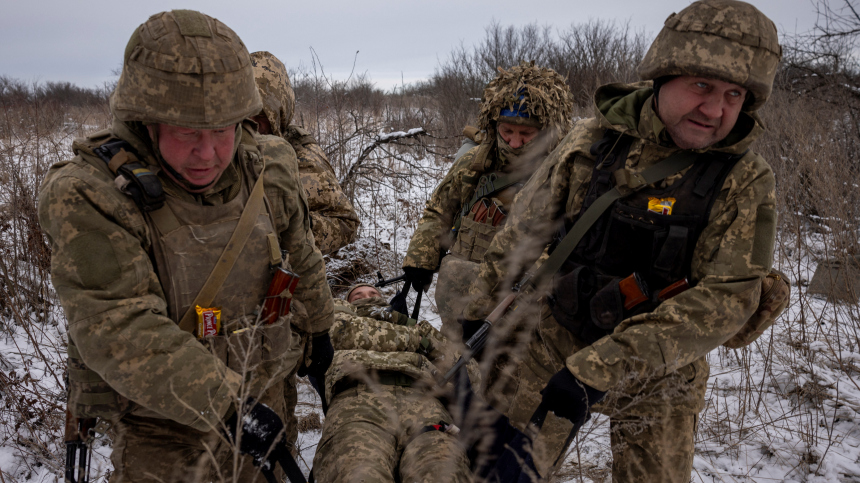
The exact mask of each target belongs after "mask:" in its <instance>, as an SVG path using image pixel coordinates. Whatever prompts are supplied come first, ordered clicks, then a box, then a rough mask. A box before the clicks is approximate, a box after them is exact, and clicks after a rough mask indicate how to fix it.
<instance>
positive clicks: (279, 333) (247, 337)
mask: <svg viewBox="0 0 860 483" xmlns="http://www.w3.org/2000/svg"><path fill="white" fill-rule="evenodd" d="M291 338H292V334H291V331H290V329H289V328H288V327H287V326H286V325H284V323H283V322H277V323H274V324H269V325H257V326H251V327H246V328H244V329H239V330H234V331H232V332H229V333H228V334H227V335H225V336H215V337H207V338H206V339H205V340H206V342H207V344H206V345H207V346H208V347H209V350H210V351H212V353H213V354H214V355H215V356H217V357H218V358H220V359H221V360H222V361H224V362H226V364H227V367H229V368H230V369H233V370H234V371H236V372H238V373H239V374H243V373H247V372H250V371H252V370H254V369H255V368H256V367H257V366H258V365H260V364H261V363H266V362H271V361H274V360H277V359H279V358H281V357H283V356H284V354H286V353H287V351H288V350H289V348H290V341H291Z"/></svg>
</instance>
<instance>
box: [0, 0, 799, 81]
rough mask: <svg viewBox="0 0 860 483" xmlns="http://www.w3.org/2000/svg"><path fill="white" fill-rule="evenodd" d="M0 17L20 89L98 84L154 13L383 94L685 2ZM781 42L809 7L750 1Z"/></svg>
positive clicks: (113, 6)
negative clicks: (22, 83) (485, 51)
mask: <svg viewBox="0 0 860 483" xmlns="http://www.w3.org/2000/svg"><path fill="white" fill-rule="evenodd" d="M4 3H5V5H4V6H3V14H2V15H0V75H7V76H11V77H15V78H18V79H22V80H26V81H34V80H38V81H70V82H74V83H76V84H79V85H82V86H96V85H101V84H102V83H103V82H105V81H107V80H110V79H111V78H112V77H113V75H112V74H111V71H112V70H113V69H116V68H117V67H119V66H120V64H121V62H122V53H123V50H124V48H125V44H126V42H127V41H128V38H129V36H130V35H131V32H132V30H134V28H135V27H136V26H138V25H139V24H140V23H142V22H143V21H145V20H146V19H147V17H148V16H149V15H151V14H153V13H156V12H159V11H162V10H169V9H176V8H191V9H195V10H200V11H203V12H205V13H207V14H209V15H211V16H213V17H216V18H218V19H220V20H221V21H223V22H224V23H226V24H227V25H228V26H230V27H231V28H232V29H233V30H235V31H236V32H237V33H238V34H239V36H240V37H242V40H244V41H245V44H246V45H247V46H248V48H249V49H250V51H252V52H253V51H255V50H269V51H270V52H272V53H273V54H275V55H276V56H277V57H278V58H280V59H281V60H283V61H284V63H285V64H287V67H288V68H294V67H296V66H298V65H299V63H303V64H304V65H306V66H307V65H309V64H310V61H311V54H310V50H309V49H310V47H313V48H314V50H315V51H316V53H317V54H318V55H319V58H320V60H321V62H322V64H323V66H324V67H325V69H326V72H327V73H330V74H333V75H334V76H335V77H336V78H340V79H345V78H346V76H347V75H349V72H350V70H351V69H352V65H353V59H354V56H355V52H356V51H359V54H358V58H357V61H356V67H355V70H356V71H357V72H359V73H362V72H363V73H367V75H368V76H369V77H370V78H371V79H372V80H373V81H374V82H375V83H376V85H377V86H378V87H381V88H384V89H389V88H391V87H392V86H394V85H397V84H400V81H401V77H402V78H403V79H404V80H405V81H406V82H410V81H414V80H417V79H422V78H426V77H428V76H429V75H431V74H432V73H433V70H434V68H435V67H436V66H437V65H438V64H439V60H440V59H444V58H445V57H446V56H447V55H448V53H449V52H450V51H451V49H452V48H453V47H455V46H457V45H459V43H460V42H461V41H462V42H464V43H465V44H466V45H472V44H475V43H478V42H480V41H481V39H482V38H483V35H484V27H486V26H487V25H489V23H490V22H491V21H492V20H493V19H495V20H497V21H499V22H500V23H501V24H502V25H523V24H527V23H531V22H535V21H536V22H538V23H539V24H541V25H551V26H553V27H554V28H556V29H563V28H565V27H567V26H569V25H570V24H572V23H582V22H587V21H588V20H590V19H596V18H602V19H608V20H613V19H614V20H617V21H620V22H625V21H627V20H630V24H631V26H632V27H634V28H643V29H645V31H646V32H647V33H648V34H649V37H651V36H653V35H656V33H657V32H658V31H659V29H660V27H661V26H662V24H663V20H665V18H666V17H667V16H668V15H669V14H670V13H672V12H673V11H678V10H680V9H682V8H684V7H685V6H686V5H688V4H689V3H690V1H689V0H587V1H583V0H575V1H571V0H546V1H542V0H496V1H483V0H482V1H468V2H467V1H463V0H461V1H452V0H437V1H434V2H426V1H425V2H418V1H414V0H401V1H388V0H334V1H331V0H317V1H306V2H295V1H290V2H274V1H241V0H240V1H236V0H230V1H223V0H209V1H199V0H184V1H173V2H170V1H164V0H150V1H147V2H117V1H107V0H92V1H86V2H70V1H67V0H65V1H60V0H29V1H28V0H24V1H14V2H13V1H12V0H7V1H6V2H4ZM752 3H753V4H755V5H756V6H757V7H758V8H759V9H760V10H762V11H763V12H764V13H765V14H766V15H768V16H769V17H770V18H771V19H773V20H774V22H775V23H776V25H777V28H779V30H780V34H784V33H785V32H803V31H806V30H809V29H810V28H812V26H813V24H814V22H815V8H814V5H813V2H812V1H811V0H752Z"/></svg>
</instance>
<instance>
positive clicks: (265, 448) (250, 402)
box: [224, 397, 285, 469]
mask: <svg viewBox="0 0 860 483" xmlns="http://www.w3.org/2000/svg"><path fill="white" fill-rule="evenodd" d="M243 411H244V414H243V415H242V421H241V423H239V412H238V411H236V412H234V413H233V415H232V416H230V417H229V418H227V420H226V421H225V422H224V424H225V425H226V427H227V431H226V433H227V436H228V438H230V440H231V441H234V442H235V441H236V433H237V427H238V425H239V424H241V428H242V438H241V441H240V442H239V452H240V453H241V454H244V455H250V456H252V457H253V458H254V465H255V466H262V467H263V468H265V469H271V468H272V467H274V460H272V459H270V458H267V454H268V455H269V456H271V454H270V453H271V452H273V451H274V449H275V445H277V444H278V442H280V441H281V440H282V439H283V437H284V434H285V433H284V423H283V421H281V418H280V417H278V415H277V414H275V412H274V411H272V409H271V408H269V407H268V406H266V405H265V404H262V403H258V402H257V401H256V400H255V399H254V398H252V397H249V398H248V399H247V400H246V401H245V405H244V408H243Z"/></svg>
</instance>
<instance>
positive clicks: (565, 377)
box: [540, 368, 606, 430]
mask: <svg viewBox="0 0 860 483" xmlns="http://www.w3.org/2000/svg"><path fill="white" fill-rule="evenodd" d="M540 393H541V394H542V395H543V400H542V402H541V404H544V405H545V406H546V407H547V409H548V410H550V411H552V412H554V413H555V414H556V416H559V417H562V418H565V419H567V420H569V421H570V422H572V423H573V426H574V430H578V429H579V428H580V427H581V426H582V425H583V424H584V423H585V421H587V420H588V416H589V410H590V409H591V406H594V405H595V404H597V403H598V402H600V400H601V399H603V396H605V395H606V392H604V391H598V390H597V389H594V388H593V387H591V386H589V385H588V384H585V383H583V382H581V381H580V380H579V379H577V378H576V376H574V375H573V374H571V373H570V371H569V370H567V368H565V369H562V370H560V371H558V372H556V373H555V374H554V375H553V376H552V377H551V378H550V380H549V382H548V383H547V385H546V387H545V388H543V390H542V391H541V392H540Z"/></svg>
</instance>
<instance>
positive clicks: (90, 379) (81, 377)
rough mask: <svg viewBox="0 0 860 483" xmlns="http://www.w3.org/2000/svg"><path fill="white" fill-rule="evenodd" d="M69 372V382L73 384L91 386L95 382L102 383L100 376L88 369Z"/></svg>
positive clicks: (70, 370) (70, 369)
mask: <svg viewBox="0 0 860 483" xmlns="http://www.w3.org/2000/svg"><path fill="white" fill-rule="evenodd" d="M68 370H69V380H70V381H75V382H84V383H87V384H92V383H96V382H104V379H102V377H101V376H99V375H98V374H97V373H96V372H95V371H91V370H89V369H72V368H71V367H70V368H68Z"/></svg>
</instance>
